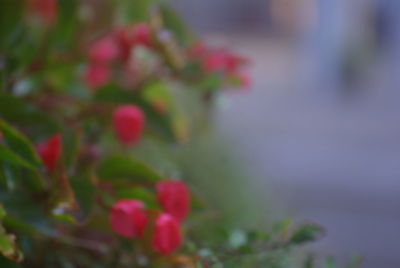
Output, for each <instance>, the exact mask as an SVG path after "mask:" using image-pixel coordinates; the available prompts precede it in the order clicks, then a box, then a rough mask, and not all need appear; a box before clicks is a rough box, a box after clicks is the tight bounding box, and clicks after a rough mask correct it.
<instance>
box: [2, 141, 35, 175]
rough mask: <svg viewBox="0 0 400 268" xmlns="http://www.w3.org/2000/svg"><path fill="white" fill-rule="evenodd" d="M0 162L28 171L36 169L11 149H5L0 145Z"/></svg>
mask: <svg viewBox="0 0 400 268" xmlns="http://www.w3.org/2000/svg"><path fill="white" fill-rule="evenodd" d="M0 160H2V161H5V162H8V163H10V164H13V165H16V166H21V167H24V168H28V169H34V167H33V166H32V165H31V164H30V163H29V162H27V161H25V160H24V159H22V158H21V157H20V156H19V155H17V154H16V153H14V152H12V151H10V150H9V149H7V148H5V147H4V146H2V145H0Z"/></svg>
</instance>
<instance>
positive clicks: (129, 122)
mask: <svg viewBox="0 0 400 268" xmlns="http://www.w3.org/2000/svg"><path fill="white" fill-rule="evenodd" d="M144 120H145V119H144V115H143V112H142V110H140V108H138V107H137V106H135V105H123V106H119V107H118V108H117V109H115V111H114V114H113V125H114V131H115V134H116V135H117V137H118V139H119V141H120V142H121V143H123V144H125V145H131V144H133V143H135V142H136V141H137V140H138V139H139V138H140V137H141V135H142V131H143V127H144Z"/></svg>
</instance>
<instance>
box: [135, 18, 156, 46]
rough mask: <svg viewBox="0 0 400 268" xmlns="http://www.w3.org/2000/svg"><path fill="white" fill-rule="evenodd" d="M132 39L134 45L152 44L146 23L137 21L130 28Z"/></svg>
mask: <svg viewBox="0 0 400 268" xmlns="http://www.w3.org/2000/svg"><path fill="white" fill-rule="evenodd" d="M132 34H133V41H134V43H135V45H142V46H145V47H148V48H151V47H152V46H153V40H152V36H151V29H150V27H149V25H148V24H146V23H138V24H136V25H135V26H134V27H133V29H132Z"/></svg>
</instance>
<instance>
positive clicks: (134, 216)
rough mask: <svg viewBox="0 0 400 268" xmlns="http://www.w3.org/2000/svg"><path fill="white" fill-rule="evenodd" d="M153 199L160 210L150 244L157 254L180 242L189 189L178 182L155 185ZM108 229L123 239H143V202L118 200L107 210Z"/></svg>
mask: <svg viewBox="0 0 400 268" xmlns="http://www.w3.org/2000/svg"><path fill="white" fill-rule="evenodd" d="M157 200H158V202H159V204H160V206H161V208H162V210H163V211H160V212H158V213H157V214H158V215H157V217H156V218H155V223H154V225H152V226H154V227H153V230H149V231H150V232H151V233H152V239H151V244H152V247H153V249H154V250H155V251H157V252H159V253H160V254H163V255H165V254H169V253H171V252H172V251H174V250H176V249H177V248H178V247H179V246H180V245H181V243H182V241H183V238H182V232H181V223H182V222H183V220H184V219H185V218H186V217H187V215H188V213H189V210H190V194H189V190H188V188H187V186H186V184H184V183H183V182H182V181H163V182H160V183H158V184H157ZM110 224H111V228H112V229H113V231H114V232H115V233H117V234H118V235H120V236H123V237H126V238H143V236H144V235H145V231H146V228H148V227H149V226H151V225H150V224H149V216H147V213H146V209H145V207H144V204H143V202H142V201H140V200H128V199H123V200H119V201H118V202H117V203H116V204H115V205H114V206H113V207H112V209H111V214H110Z"/></svg>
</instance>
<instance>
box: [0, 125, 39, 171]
mask: <svg viewBox="0 0 400 268" xmlns="http://www.w3.org/2000/svg"><path fill="white" fill-rule="evenodd" d="M0 130H1V131H2V133H3V136H4V139H5V141H6V143H7V144H8V145H9V147H10V148H11V149H12V150H13V151H14V152H16V153H18V154H19V155H20V156H21V157H22V158H24V159H25V160H26V161H28V162H30V163H31V164H32V165H34V166H39V165H41V161H40V159H39V157H38V155H37V153H36V151H35V150H34V148H33V145H32V143H31V142H30V141H29V140H28V139H27V138H26V137H25V136H24V135H22V134H21V133H20V132H18V131H17V130H15V129H14V128H13V127H11V126H10V125H9V124H7V123H6V122H5V121H3V120H1V119H0Z"/></svg>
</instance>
